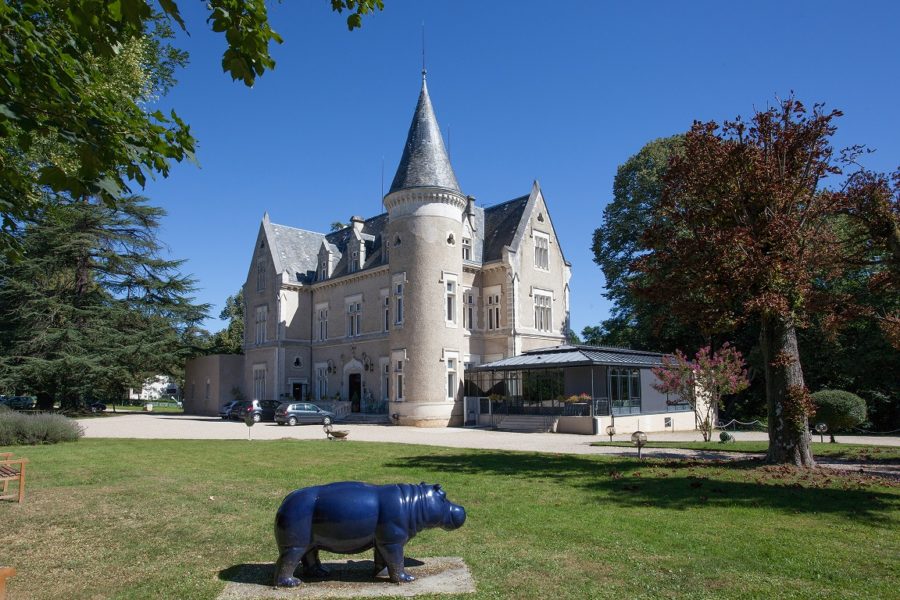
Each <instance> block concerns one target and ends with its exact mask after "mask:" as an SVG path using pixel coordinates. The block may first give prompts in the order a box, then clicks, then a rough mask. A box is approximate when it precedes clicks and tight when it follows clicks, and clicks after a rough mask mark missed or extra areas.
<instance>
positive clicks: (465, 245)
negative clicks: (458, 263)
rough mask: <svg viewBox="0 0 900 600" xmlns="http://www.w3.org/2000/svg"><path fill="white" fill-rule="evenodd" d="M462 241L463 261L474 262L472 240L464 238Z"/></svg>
mask: <svg viewBox="0 0 900 600" xmlns="http://www.w3.org/2000/svg"><path fill="white" fill-rule="evenodd" d="M462 240H463V241H462V252H463V260H472V239H471V238H463V239H462Z"/></svg>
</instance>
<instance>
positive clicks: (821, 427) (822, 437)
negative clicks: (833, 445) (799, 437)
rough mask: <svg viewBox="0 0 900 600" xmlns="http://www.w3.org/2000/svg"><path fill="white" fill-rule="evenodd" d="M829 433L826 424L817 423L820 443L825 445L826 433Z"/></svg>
mask: <svg viewBox="0 0 900 600" xmlns="http://www.w3.org/2000/svg"><path fill="white" fill-rule="evenodd" d="M826 431H828V425H826V424H825V423H816V433H818V434H819V442H821V443H823V444H824V443H825V432H826Z"/></svg>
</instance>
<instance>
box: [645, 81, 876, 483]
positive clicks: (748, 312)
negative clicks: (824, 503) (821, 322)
mask: <svg viewBox="0 0 900 600" xmlns="http://www.w3.org/2000/svg"><path fill="white" fill-rule="evenodd" d="M839 116H841V113H840V112H839V111H836V110H832V111H826V110H824V108H823V106H822V105H818V104H817V105H814V106H813V107H812V108H811V109H808V108H807V107H806V106H804V105H803V104H802V103H801V102H799V101H797V100H796V99H794V98H793V97H790V98H788V99H786V100H783V101H779V103H778V105H777V106H774V107H772V108H769V109H768V110H765V111H761V112H756V113H755V114H754V115H753V117H752V119H750V120H749V122H747V121H744V120H742V119H741V118H740V117H738V118H737V119H735V120H734V121H726V122H724V123H723V124H721V125H719V124H717V123H715V122H709V123H700V122H695V123H694V125H693V127H692V128H691V130H690V131H689V132H688V133H687V134H686V136H685V139H684V146H683V152H682V153H680V154H678V155H676V156H673V157H672V159H671V161H670V163H669V168H668V169H667V171H666V175H665V179H664V186H663V193H662V197H661V201H660V203H659V206H658V207H657V209H656V210H655V211H654V215H653V218H652V221H651V224H650V226H649V227H648V228H647V230H646V232H645V236H644V240H643V241H644V245H645V248H647V249H648V252H647V253H646V254H644V255H643V256H641V257H640V258H638V259H637V260H636V263H635V268H636V269H638V270H639V271H640V272H641V273H642V274H643V275H644V277H641V278H638V279H637V282H638V283H637V284H636V285H635V291H636V292H637V293H639V294H641V295H644V296H645V297H647V298H649V299H652V300H654V301H656V302H662V303H665V304H666V305H667V306H669V307H670V309H671V310H672V312H673V314H675V315H676V316H678V317H679V318H680V319H681V320H682V321H684V322H686V323H689V324H693V325H696V326H698V327H699V328H700V329H701V331H703V332H704V333H705V334H711V333H713V332H722V331H729V330H732V329H733V328H734V327H735V325H737V324H738V323H739V322H741V321H744V320H756V321H757V322H758V324H759V326H760V346H761V351H762V357H763V360H764V376H765V389H766V400H767V406H768V427H769V453H768V460H769V461H770V462H773V463H789V464H794V465H798V466H807V467H812V466H814V465H815V462H814V460H813V457H812V454H811V453H810V447H809V441H810V440H809V427H808V419H809V417H810V415H811V414H812V412H813V404H812V402H811V399H810V394H809V391H808V390H807V388H806V386H805V385H804V381H803V370H802V368H801V364H800V356H799V352H798V348H797V336H796V331H797V328H799V327H804V326H805V325H806V323H807V319H808V317H809V316H810V315H811V314H816V315H817V316H825V317H832V316H833V317H835V319H833V320H834V321H837V320H839V318H840V317H841V316H842V315H847V314H849V313H852V312H854V307H853V306H852V303H851V302H850V301H849V299H848V298H847V297H846V296H842V295H840V294H839V293H838V292H837V291H836V290H837V289H839V288H837V287H836V286H829V283H830V282H832V281H834V280H836V279H837V278H838V277H839V276H840V275H841V273H842V272H843V271H844V270H845V269H846V268H847V264H848V261H849V260H850V259H849V257H848V255H847V245H846V244H844V243H842V242H843V240H842V233H841V231H840V227H839V219H838V218H837V217H838V216H839V215H842V214H846V211H847V209H848V205H849V203H850V200H849V199H848V194H847V193H846V190H836V191H833V192H827V193H826V192H825V191H824V190H823V182H824V180H825V179H826V178H828V177H835V176H838V175H840V174H841V172H842V168H844V167H846V165H847V164H850V163H851V162H852V161H853V160H854V158H855V157H856V156H857V155H858V153H859V152H860V150H861V149H859V148H851V149H849V150H847V151H843V152H840V153H835V151H834V148H833V147H832V145H831V143H830V138H831V136H832V135H833V134H834V132H835V124H834V121H835V119H836V118H837V117H839ZM854 314H857V315H858V314H859V313H858V312H856V313H854Z"/></svg>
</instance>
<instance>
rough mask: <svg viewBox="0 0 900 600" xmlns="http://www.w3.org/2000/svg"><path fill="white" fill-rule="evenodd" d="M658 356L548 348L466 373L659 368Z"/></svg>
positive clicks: (593, 348)
mask: <svg viewBox="0 0 900 600" xmlns="http://www.w3.org/2000/svg"><path fill="white" fill-rule="evenodd" d="M662 357H663V355H662V354H660V353H658V352H645V351H643V350H630V349H627V348H615V347H610V346H569V345H563V346H550V347H548V348H538V349H536V350H529V351H528V352H523V353H522V354H521V355H519V356H511V357H509V358H504V359H501V360H498V361H494V362H492V363H488V364H485V365H479V366H476V367H470V368H469V369H468V370H469V371H518V370H528V369H549V368H562V367H581V366H601V365H606V366H623V367H656V366H660V365H662Z"/></svg>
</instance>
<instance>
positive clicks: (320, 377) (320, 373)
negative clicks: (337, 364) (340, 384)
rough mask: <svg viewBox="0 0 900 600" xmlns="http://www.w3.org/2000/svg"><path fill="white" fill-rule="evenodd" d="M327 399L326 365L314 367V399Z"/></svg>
mask: <svg viewBox="0 0 900 600" xmlns="http://www.w3.org/2000/svg"><path fill="white" fill-rule="evenodd" d="M327 397H328V365H316V399H317V400H325V399H326V398H327Z"/></svg>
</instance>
